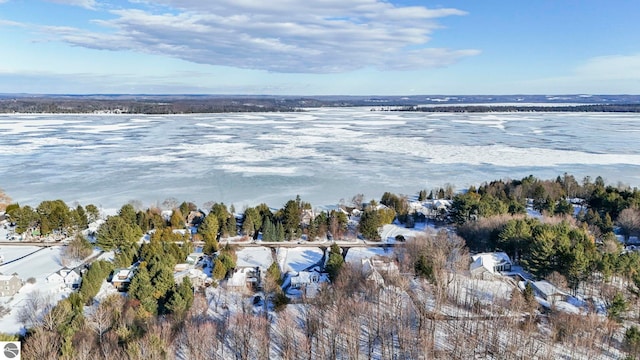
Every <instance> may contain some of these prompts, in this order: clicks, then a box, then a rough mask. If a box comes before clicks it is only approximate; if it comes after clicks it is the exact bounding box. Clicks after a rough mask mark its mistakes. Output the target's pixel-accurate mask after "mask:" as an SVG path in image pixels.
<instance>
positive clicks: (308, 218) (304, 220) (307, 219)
mask: <svg viewBox="0 0 640 360" xmlns="http://www.w3.org/2000/svg"><path fill="white" fill-rule="evenodd" d="M314 218H315V214H314V213H313V210H310V209H304V210H302V217H301V221H300V223H301V224H303V225H309V224H311V222H312V221H313V219H314Z"/></svg>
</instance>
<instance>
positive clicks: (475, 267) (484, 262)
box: [469, 252, 513, 278]
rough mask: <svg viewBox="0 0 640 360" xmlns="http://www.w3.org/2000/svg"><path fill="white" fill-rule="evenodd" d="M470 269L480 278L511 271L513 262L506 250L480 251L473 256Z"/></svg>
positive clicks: (472, 273) (473, 274)
mask: <svg viewBox="0 0 640 360" xmlns="http://www.w3.org/2000/svg"><path fill="white" fill-rule="evenodd" d="M471 261H472V262H471V265H470V266H469V271H470V272H471V275H472V276H474V277H478V278H488V277H491V276H493V275H498V274H499V273H500V272H503V271H511V266H512V265H513V263H512V262H511V259H510V258H509V255H507V254H506V253H504V252H490V253H480V254H476V255H473V256H471Z"/></svg>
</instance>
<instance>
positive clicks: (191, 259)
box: [186, 252, 206, 265]
mask: <svg viewBox="0 0 640 360" xmlns="http://www.w3.org/2000/svg"><path fill="white" fill-rule="evenodd" d="M205 256H206V255H205V254H204V253H201V252H194V253H191V254H189V255H187V259H186V262H187V264H190V265H196V264H197V263H198V262H199V261H200V260H201V259H202V258H204V257H205Z"/></svg>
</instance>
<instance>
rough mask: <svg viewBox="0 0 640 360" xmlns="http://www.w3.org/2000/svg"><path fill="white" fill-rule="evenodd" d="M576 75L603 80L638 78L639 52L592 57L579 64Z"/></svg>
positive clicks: (639, 69)
mask: <svg viewBox="0 0 640 360" xmlns="http://www.w3.org/2000/svg"><path fill="white" fill-rule="evenodd" d="M576 75H577V76H580V77H586V78H595V79H604V80H630V79H635V80H640V54H635V55H608V56H598V57H594V58H591V59H588V60H587V61H586V62H585V64H583V65H581V66H579V67H578V68H577V69H576Z"/></svg>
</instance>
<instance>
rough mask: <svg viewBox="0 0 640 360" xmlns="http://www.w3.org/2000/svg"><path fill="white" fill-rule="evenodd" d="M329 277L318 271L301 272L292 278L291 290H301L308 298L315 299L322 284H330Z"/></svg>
mask: <svg viewBox="0 0 640 360" xmlns="http://www.w3.org/2000/svg"><path fill="white" fill-rule="evenodd" d="M328 282H329V276H328V275H327V274H326V273H321V272H318V271H300V272H299V273H298V274H297V275H296V276H292V277H291V288H292V289H299V290H302V291H303V292H304V295H305V296H307V297H315V296H316V294H317V293H318V291H319V290H320V286H321V284H322V283H328Z"/></svg>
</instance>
